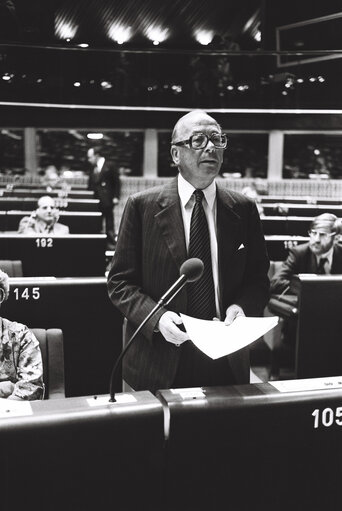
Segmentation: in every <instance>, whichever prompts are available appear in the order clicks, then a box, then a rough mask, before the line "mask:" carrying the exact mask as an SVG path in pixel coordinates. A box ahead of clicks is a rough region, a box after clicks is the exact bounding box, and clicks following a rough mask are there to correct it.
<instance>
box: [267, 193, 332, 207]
mask: <svg viewBox="0 0 342 511" xmlns="http://www.w3.org/2000/svg"><path fill="white" fill-rule="evenodd" d="M258 200H259V201H260V202H261V203H262V205H264V204H268V203H273V204H277V203H282V202H285V203H293V204H311V205H312V204H322V205H326V206H329V205H333V204H336V205H342V199H339V198H330V197H310V196H307V197H305V196H304V197H303V196H298V197H297V196H293V195H288V196H286V195H285V196H282V195H260V196H259V198H258Z"/></svg>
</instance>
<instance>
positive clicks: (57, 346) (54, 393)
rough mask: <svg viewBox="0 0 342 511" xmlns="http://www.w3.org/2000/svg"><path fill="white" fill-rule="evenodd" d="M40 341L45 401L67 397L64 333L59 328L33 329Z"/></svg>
mask: <svg viewBox="0 0 342 511" xmlns="http://www.w3.org/2000/svg"><path fill="white" fill-rule="evenodd" d="M31 331H32V332H33V333H34V335H35V336H36V338H37V339H38V341H39V345H40V349H41V352H42V359H43V371H44V376H43V379H44V384H45V396H44V399H60V398H64V397H65V385H64V348H63V332H62V330H60V329H58V328H49V329H47V330H45V329H43V328H31Z"/></svg>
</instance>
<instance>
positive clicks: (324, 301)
mask: <svg viewBox="0 0 342 511" xmlns="http://www.w3.org/2000/svg"><path fill="white" fill-rule="evenodd" d="M293 285H295V286H296V287H297V289H298V294H299V297H298V324H297V340H296V368H295V370H296V376H297V377H298V378H311V377H319V376H326V375H328V376H334V375H339V374H342V342H341V336H342V314H341V303H342V275H305V274H301V275H299V276H298V277H295V278H294V279H293V284H292V286H293Z"/></svg>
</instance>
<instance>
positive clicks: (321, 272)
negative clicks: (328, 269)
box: [317, 257, 328, 275]
mask: <svg viewBox="0 0 342 511" xmlns="http://www.w3.org/2000/svg"><path fill="white" fill-rule="evenodd" d="M327 262H328V259H327V258H326V257H322V258H321V259H320V260H319V263H318V267H317V274H318V275H325V268H324V266H325V263H327Z"/></svg>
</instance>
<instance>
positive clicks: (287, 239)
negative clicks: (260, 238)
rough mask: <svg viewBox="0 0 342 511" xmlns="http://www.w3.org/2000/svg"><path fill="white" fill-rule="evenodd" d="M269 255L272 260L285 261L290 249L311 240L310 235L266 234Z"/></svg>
mask: <svg viewBox="0 0 342 511" xmlns="http://www.w3.org/2000/svg"><path fill="white" fill-rule="evenodd" d="M265 241H266V247H267V252H268V257H269V258H270V260H271V261H284V260H285V259H286V258H287V256H288V253H289V249H290V248H293V247H296V246H297V245H301V244H302V243H306V242H307V241H309V237H308V236H290V235H286V234H284V235H280V236H277V235H269V234H267V235H266V236H265Z"/></svg>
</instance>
